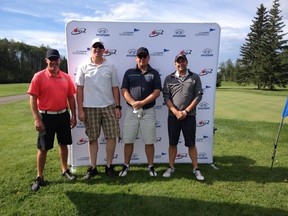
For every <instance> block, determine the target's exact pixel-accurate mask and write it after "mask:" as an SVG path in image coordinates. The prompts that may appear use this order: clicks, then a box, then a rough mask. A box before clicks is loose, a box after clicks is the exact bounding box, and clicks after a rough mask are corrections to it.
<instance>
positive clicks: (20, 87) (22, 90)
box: [0, 83, 29, 97]
mask: <svg viewBox="0 0 288 216" xmlns="http://www.w3.org/2000/svg"><path fill="white" fill-rule="evenodd" d="M28 86H29V83H20V84H19V83H17V84H1V85H0V97H3V96H12V95H18V94H26V93H27V90H28Z"/></svg>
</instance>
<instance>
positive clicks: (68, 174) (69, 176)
mask: <svg viewBox="0 0 288 216" xmlns="http://www.w3.org/2000/svg"><path fill="white" fill-rule="evenodd" d="M62 176H63V177H65V178H67V179H68V180H75V179H76V176H74V175H72V173H71V172H70V170H69V169H67V170H66V171H65V172H64V173H62Z"/></svg>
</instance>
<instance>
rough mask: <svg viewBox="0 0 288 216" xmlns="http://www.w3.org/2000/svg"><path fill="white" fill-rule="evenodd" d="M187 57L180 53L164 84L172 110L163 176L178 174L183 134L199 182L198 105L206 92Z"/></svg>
mask: <svg viewBox="0 0 288 216" xmlns="http://www.w3.org/2000/svg"><path fill="white" fill-rule="evenodd" d="M187 65H188V60H187V57H186V56H185V55H184V54H182V53H180V54H178V55H177V56H176V58H175V66H176V71H175V72H173V73H172V74H170V75H168V76H167V77H166V79H165V81H164V86H163V96H164V100H165V103H166V105H167V107H168V109H169V116H168V135H169V168H168V169H167V170H166V172H165V173H164V174H163V176H164V177H170V176H171V175H172V173H173V172H174V171H175V169H174V163H175V158H176V155H177V144H178V141H179V136H180V132H181V131H182V133H183V136H184V139H185V146H187V147H188V153H189V157H190V158H191V161H192V165H193V173H194V175H195V177H196V179H197V180H199V181H203V180H204V177H203V176H202V174H201V172H200V170H199V169H198V161H197V147H196V145H195V136H196V117H195V116H196V106H197V104H198V103H199V102H200V101H201V99H202V95H203V90H202V84H201V80H200V77H199V76H198V75H197V74H195V73H193V72H191V71H190V70H189V69H187Z"/></svg>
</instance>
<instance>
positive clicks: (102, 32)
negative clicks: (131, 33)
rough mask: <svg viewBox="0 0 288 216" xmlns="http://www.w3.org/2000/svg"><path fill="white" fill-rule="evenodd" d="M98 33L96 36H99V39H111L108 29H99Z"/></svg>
mask: <svg viewBox="0 0 288 216" xmlns="http://www.w3.org/2000/svg"><path fill="white" fill-rule="evenodd" d="M97 32H98V33H97V34H96V36H98V37H109V36H110V34H109V32H108V29H106V28H99V29H97Z"/></svg>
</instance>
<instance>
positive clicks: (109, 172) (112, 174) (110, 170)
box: [105, 165, 116, 177]
mask: <svg viewBox="0 0 288 216" xmlns="http://www.w3.org/2000/svg"><path fill="white" fill-rule="evenodd" d="M105 174H106V176H109V177H115V176H116V172H115V170H114V166H113V165H110V167H107V165H106V166H105Z"/></svg>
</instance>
